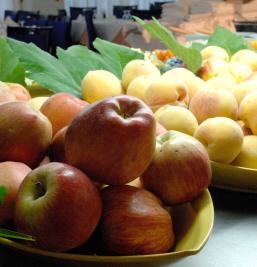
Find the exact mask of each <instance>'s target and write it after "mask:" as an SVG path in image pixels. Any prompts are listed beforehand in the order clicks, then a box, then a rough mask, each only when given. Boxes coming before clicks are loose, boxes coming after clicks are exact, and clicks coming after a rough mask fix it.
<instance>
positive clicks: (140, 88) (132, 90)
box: [126, 75, 156, 101]
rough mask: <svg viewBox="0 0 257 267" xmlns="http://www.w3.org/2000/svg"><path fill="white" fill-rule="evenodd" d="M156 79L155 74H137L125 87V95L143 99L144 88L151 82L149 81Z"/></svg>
mask: <svg viewBox="0 0 257 267" xmlns="http://www.w3.org/2000/svg"><path fill="white" fill-rule="evenodd" d="M154 79H156V76H150V75H148V76H146V75H142V76H138V77H136V78H135V79H133V80H132V81H131V83H130V84H129V86H128V88H127V92H126V93H127V95H132V96H136V97H138V98H139V99H141V100H143V101H145V99H144V96H145V90H146V88H147V87H148V86H149V85H150V84H151V82H152V81H153V80H154Z"/></svg>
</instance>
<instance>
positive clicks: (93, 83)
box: [81, 70, 122, 103]
mask: <svg viewBox="0 0 257 267" xmlns="http://www.w3.org/2000/svg"><path fill="white" fill-rule="evenodd" d="M81 91H82V98H83V99H84V100H85V101H87V102H88V103H93V102H95V101H97V100H100V99H103V98H105V97H108V96H113V95H119V94H121V93H122V86H121V82H120V80H119V79H118V78H117V77H116V76H115V75H114V74H113V73H111V72H109V71H106V70H92V71H89V72H88V73H87V74H86V75H85V76H84V78H83V80H82V82H81Z"/></svg>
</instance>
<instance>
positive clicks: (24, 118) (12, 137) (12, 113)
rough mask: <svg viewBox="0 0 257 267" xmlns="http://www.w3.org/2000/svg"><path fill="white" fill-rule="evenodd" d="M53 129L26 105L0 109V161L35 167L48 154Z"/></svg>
mask: <svg viewBox="0 0 257 267" xmlns="http://www.w3.org/2000/svg"><path fill="white" fill-rule="evenodd" d="M51 139H52V125H51V123H50V121H49V120H48V118H47V117H46V116H45V115H43V114H42V113H41V112H40V111H38V110H36V109H34V108H32V107H31V105H30V104H29V103H28V102H26V101H12V102H6V103H3V104H1V105H0V151H1V153H0V161H17V162H23V163H25V164H26V165H28V166H29V167H30V168H34V167H36V166H37V165H38V164H39V162H40V161H41V160H42V159H43V158H44V156H45V155H46V153H47V150H48V147H49V145H50V142H51Z"/></svg>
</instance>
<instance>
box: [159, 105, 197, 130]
mask: <svg viewBox="0 0 257 267" xmlns="http://www.w3.org/2000/svg"><path fill="white" fill-rule="evenodd" d="M154 117H155V119H156V121H157V122H159V123H160V124H162V125H163V126H164V127H165V128H166V129H167V130H176V131H179V132H182V133H185V134H189V135H193V134H194V132H195V130H196V128H197V127H198V122H197V119H196V117H195V116H194V114H193V113H192V112H191V111H190V110H188V109H187V108H185V107H179V106H171V105H165V106H163V107H161V108H159V109H157V111H155V113H154Z"/></svg>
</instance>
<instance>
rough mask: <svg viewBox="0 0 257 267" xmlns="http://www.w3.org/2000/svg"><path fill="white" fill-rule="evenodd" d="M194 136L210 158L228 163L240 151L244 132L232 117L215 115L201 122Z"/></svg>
mask: <svg viewBox="0 0 257 267" xmlns="http://www.w3.org/2000/svg"><path fill="white" fill-rule="evenodd" d="M194 137H195V138H197V139H198V140H199V141H200V142H201V143H202V144H203V145H204V146H205V147H206V149H207V151H208V154H209V157H210V160H213V161H216V162H221V163H227V164H229V163H231V162H232V161H233V160H234V159H235V158H236V157H237V155H238V154H239V153H240V150H241V147H242V144H243V138H244V134H243V131H242V129H241V127H240V126H239V125H238V124H237V123H236V122H235V121H233V120H232V119H230V118H226V117H216V118H210V119H207V120H205V121H204V122H202V123H201V124H200V125H199V126H198V128H197V129H196V131H195V133H194Z"/></svg>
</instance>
